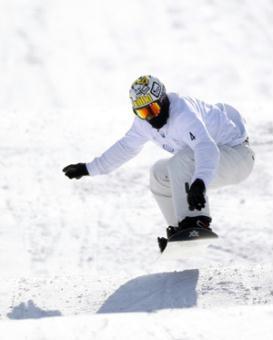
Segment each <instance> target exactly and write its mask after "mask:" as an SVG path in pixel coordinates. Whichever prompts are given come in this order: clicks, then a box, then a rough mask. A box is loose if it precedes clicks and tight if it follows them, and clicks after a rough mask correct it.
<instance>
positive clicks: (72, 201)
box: [0, 0, 273, 340]
mask: <svg viewBox="0 0 273 340" xmlns="http://www.w3.org/2000/svg"><path fill="white" fill-rule="evenodd" d="M272 18H273V2H272V1H271V0H260V1H259V2H257V1H252V0H245V1H236V0H230V1H218V0H194V1H179V0H162V1H155V0H148V1H144V0H138V1H136V0H133V1H123V0H116V1H110V0H94V1H88V0H77V1H73V0H66V1H65V0H46V1H41V0H38V1H37V0H35V1H34V0H10V1H5V0H2V1H0V156H1V157H0V169H1V176H0V195H1V196H0V197H1V199H0V272H1V276H0V319H1V321H0V334H1V336H0V338H1V340H4V339H8V340H10V339H20V340H21V339H31V340H32V339H33V340H36V339H62V338H63V339H91V338H92V339H93V338H97V339H140V338H142V339H212V340H214V339H215V340H216V339H217V340H218V339H229V340H230V339H231V338H233V339H248V340H250V339H272V334H273V322H272V319H273V318H272V317H273V286H272V278H273V268H272V267H273V265H272V250H273V238H272V229H273V225H272V221H273V210H272V198H273V181H272V166H273V161H272V159H273V119H272V108H273V82H272V79H273V68H272V60H273V38H272V37H273V19H272ZM142 74H153V75H155V76H157V77H159V78H160V79H161V80H162V81H163V82H165V84H166V87H167V89H168V91H174V92H179V93H180V94H181V95H190V96H195V97H197V98H200V99H203V100H205V101H207V102H209V103H216V102H227V103H229V104H232V105H233V106H235V107H236V108H237V109H238V110H239V111H240V112H241V113H242V114H243V115H244V117H245V118H246V120H247V123H248V128H249V136H250V141H251V145H252V147H253V149H254V150H255V152H256V164H255V169H254V171H253V173H252V175H251V176H250V177H249V178H248V179H247V180H246V181H245V182H244V183H242V184H240V185H237V186H230V187H225V188H221V189H218V190H215V191H211V192H209V196H210V205H211V210H212V215H213V225H212V227H213V229H214V230H215V231H216V232H217V233H218V234H219V236H220V238H219V240H218V242H217V243H215V244H213V245H211V246H210V247H209V248H208V251H207V252H206V253H205V254H203V255H202V256H196V257H193V258H183V257H182V258H181V260H180V261H171V262H166V261H165V262H164V261H162V260H161V259H160V258H159V253H158V249H157V244H156V237H157V236H158V235H163V234H164V233H165V227H166V225H165V221H164V220H163V217H162V216H161V215H160V213H159V211H158V208H157V206H156V203H155V202H154V201H153V198H152V195H151V193H150V192H149V188H148V185H149V168H150V166H151V165H152V164H153V163H154V162H155V161H156V160H158V159H160V158H166V157H169V155H168V154H167V153H166V152H164V151H162V150H160V149H159V148H157V147H156V146H154V145H147V146H145V148H144V150H143V151H142V153H141V154H140V155H139V156H138V157H137V158H135V159H133V160H132V161H130V162H129V163H127V164H126V165H124V166H123V167H121V168H120V169H118V170H116V171H115V172H113V173H111V174H110V175H108V176H100V177H94V178H90V177H87V178H83V179H81V180H79V181H76V180H74V181H69V180H68V179H67V178H65V176H64V175H63V173H62V171H61V170H62V168H63V167H64V166H66V165H68V164H71V163H78V162H87V161H91V160H92V159H93V158H94V157H95V156H98V155H100V154H101V153H102V152H103V151H104V150H105V149H106V148H107V147H109V146H110V145H111V144H112V143H114V142H115V141H116V140H117V139H118V138H120V137H121V136H123V134H124V133H125V132H126V131H127V130H128V129H129V127H130V124H131V122H132V119H133V114H132V112H131V108H130V103H129V99H128V89H129V86H130V85H131V83H132V82H133V80H134V79H135V78H137V77H138V76H140V75H142ZM22 319H23V320H22ZM34 319H35V320H34ZM37 319H38V320H37Z"/></svg>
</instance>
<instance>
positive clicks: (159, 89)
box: [129, 75, 166, 110]
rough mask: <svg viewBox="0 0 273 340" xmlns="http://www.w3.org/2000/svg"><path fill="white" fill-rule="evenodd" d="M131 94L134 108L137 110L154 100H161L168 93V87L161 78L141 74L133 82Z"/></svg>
mask: <svg viewBox="0 0 273 340" xmlns="http://www.w3.org/2000/svg"><path fill="white" fill-rule="evenodd" d="M129 95H130V99H131V101H132V106H133V110H135V109H138V108H141V107H145V106H147V105H149V104H151V103H153V102H156V101H161V99H162V98H163V97H164V96H165V95H166V89H165V86H164V85H163V84H162V83H161V81H160V80H159V79H157V78H155V77H153V76H150V75H147V76H141V77H139V78H138V79H137V80H135V81H134V82H133V84H132V86H131V88H130V92H129Z"/></svg>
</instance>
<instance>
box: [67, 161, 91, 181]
mask: <svg viewBox="0 0 273 340" xmlns="http://www.w3.org/2000/svg"><path fill="white" fill-rule="evenodd" d="M63 172H64V174H65V176H67V177H68V178H70V179H72V178H76V179H80V178H81V177H82V176H88V175H89V173H88V170H87V167H86V165H85V163H78V164H70V165H68V166H66V167H65V168H63Z"/></svg>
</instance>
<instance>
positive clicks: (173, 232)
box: [157, 216, 217, 253]
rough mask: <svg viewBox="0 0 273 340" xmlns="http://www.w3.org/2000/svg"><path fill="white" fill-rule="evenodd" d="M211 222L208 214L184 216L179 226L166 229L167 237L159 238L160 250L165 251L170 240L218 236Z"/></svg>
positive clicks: (189, 239)
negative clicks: (211, 226)
mask: <svg viewBox="0 0 273 340" xmlns="http://www.w3.org/2000/svg"><path fill="white" fill-rule="evenodd" d="M210 223H211V218H210V217H208V216H195V217H186V218H184V219H183V220H182V221H181V222H179V224H178V227H173V226H169V227H168V228H167V229H166V233H167V238H165V237H158V238H157V242H158V246H159V249H160V252H161V253H163V252H164V250H165V249H166V247H167V244H168V242H178V241H191V240H196V239H205V238H216V237H217V235H216V234H215V233H214V232H213V231H212V230H211V228H210Z"/></svg>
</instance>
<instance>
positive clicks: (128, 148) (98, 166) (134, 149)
mask: <svg viewBox="0 0 273 340" xmlns="http://www.w3.org/2000/svg"><path fill="white" fill-rule="evenodd" d="M147 140H148V139H147V138H146V137H145V135H144V134H142V133H141V131H139V128H138V126H137V124H136V121H135V122H134V124H133V125H132V127H131V129H130V130H129V131H128V132H127V133H126V135H125V136H124V137H123V138H121V139H120V140H118V141H117V142H116V143H115V144H114V145H112V146H111V147H110V148H109V149H108V150H106V151H105V152H104V153H103V154H102V155H101V156H100V157H97V158H95V159H94V160H93V161H92V162H90V163H87V164H86V167H87V170H88V172H89V174H90V176H96V175H104V174H108V173H110V172H111V171H113V170H115V169H117V168H118V167H120V166H121V165H122V164H124V163H125V162H127V161H129V160H130V159H131V158H133V157H135V156H136V155H137V154H138V153H139V152H140V151H141V149H142V147H143V145H144V144H145V143H146V142H147Z"/></svg>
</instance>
